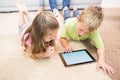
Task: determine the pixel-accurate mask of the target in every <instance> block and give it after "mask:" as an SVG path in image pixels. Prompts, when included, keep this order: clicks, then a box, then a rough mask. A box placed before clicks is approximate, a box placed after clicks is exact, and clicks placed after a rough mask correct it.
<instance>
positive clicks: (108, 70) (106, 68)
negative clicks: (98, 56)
mask: <svg viewBox="0 0 120 80" xmlns="http://www.w3.org/2000/svg"><path fill="white" fill-rule="evenodd" d="M100 68H101V69H102V70H103V71H104V73H105V74H108V75H112V74H113V73H114V70H113V68H112V67H111V66H109V65H108V64H107V63H106V62H104V61H100V60H99V61H98V63H97V71H98V70H99V69H100Z"/></svg>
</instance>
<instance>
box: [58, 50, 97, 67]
mask: <svg viewBox="0 0 120 80" xmlns="http://www.w3.org/2000/svg"><path fill="white" fill-rule="evenodd" d="M59 56H60V57H61V60H62V62H63V64H64V65H65V66H66V67H68V66H73V65H77V64H85V63H90V62H95V61H96V60H95V59H94V58H93V57H92V56H91V55H90V53H89V52H88V51H87V50H86V49H82V50H76V51H72V52H69V53H65V52H64V53H59Z"/></svg>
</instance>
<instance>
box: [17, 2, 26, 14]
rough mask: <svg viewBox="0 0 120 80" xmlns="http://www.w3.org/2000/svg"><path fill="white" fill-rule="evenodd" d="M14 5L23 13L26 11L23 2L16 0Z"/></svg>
mask: <svg viewBox="0 0 120 80" xmlns="http://www.w3.org/2000/svg"><path fill="white" fill-rule="evenodd" d="M16 6H17V8H18V9H19V11H22V12H23V13H24V14H26V13H28V10H27V8H26V6H25V4H24V3H23V2H21V1H20V0H16Z"/></svg>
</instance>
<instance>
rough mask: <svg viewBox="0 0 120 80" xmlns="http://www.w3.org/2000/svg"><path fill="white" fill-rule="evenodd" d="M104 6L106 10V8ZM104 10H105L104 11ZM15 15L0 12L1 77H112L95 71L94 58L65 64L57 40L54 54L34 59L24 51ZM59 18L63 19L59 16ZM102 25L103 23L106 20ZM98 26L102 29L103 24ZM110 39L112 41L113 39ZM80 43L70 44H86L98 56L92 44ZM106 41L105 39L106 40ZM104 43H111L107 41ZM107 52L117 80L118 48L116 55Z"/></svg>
mask: <svg viewBox="0 0 120 80" xmlns="http://www.w3.org/2000/svg"><path fill="white" fill-rule="evenodd" d="M106 10H108V11H109V9H106ZM106 10H105V14H107V12H106ZM110 10H111V9H110ZM110 12H111V11H110ZM110 17H111V15H108V17H107V18H106V19H107V21H108V20H110ZM17 19H18V13H7V14H0V28H1V29H0V80H111V79H110V78H109V77H108V76H107V75H105V74H104V73H103V72H102V71H99V72H97V71H96V62H95V63H90V64H85V65H77V66H73V67H68V68H66V67H64V65H63V63H62V61H61V59H60V57H59V55H58V53H59V52H60V51H61V50H62V47H61V45H60V44H59V42H58V43H57V45H58V46H57V47H58V49H57V53H56V56H54V57H51V58H46V59H42V60H40V59H39V60H33V59H31V58H29V57H28V56H26V55H24V53H23V50H22V48H21V46H20V43H19V36H18V34H17ZM107 21H106V22H107ZM60 22H62V20H61V21H60ZM116 23H117V20H116ZM102 25H105V23H103V24H102ZM113 25H114V24H113ZM108 26H109V25H108ZM108 26H107V27H108ZM118 26H119V25H118ZM101 28H102V29H101V30H103V31H104V33H105V30H104V29H103V27H101ZM119 29H120V28H119ZM104 33H102V37H103V40H104V41H105V39H106V37H105V36H104V35H107V33H105V34H104ZM109 35H110V34H109ZM110 42H111V41H110ZM112 42H113V43H114V41H112ZM83 43H84V42H83ZM83 43H80V42H74V41H72V42H71V43H70V45H71V46H72V47H73V48H74V49H83V48H87V49H88V50H89V51H90V53H92V55H93V56H94V57H95V58H96V59H97V57H96V51H95V48H94V47H92V46H91V45H89V44H83ZM105 44H108V43H107V42H106V41H105ZM86 45H88V47H86ZM107 46H112V45H111V44H108V45H107ZM119 47H120V46H118V48H117V49H120V48H119ZM116 51H118V50H116ZM119 51H120V50H119ZM106 52H111V49H109V48H106ZM106 55H107V56H108V57H107V62H108V63H109V64H111V65H112V66H113V68H114V69H115V70H116V73H115V74H114V75H113V76H111V78H112V80H119V76H118V75H120V74H119V72H120V68H119V65H117V62H119V61H118V60H119V58H118V56H119V57H120V55H119V54H118V52H117V53H116V55H118V56H116V55H114V56H113V53H110V54H108V53H106ZM111 57H114V58H111ZM116 58H117V59H118V60H116ZM119 63H120V62H119ZM114 65H115V66H114ZM117 70H118V71H119V72H118V71H117Z"/></svg>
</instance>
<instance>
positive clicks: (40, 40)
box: [23, 11, 59, 55]
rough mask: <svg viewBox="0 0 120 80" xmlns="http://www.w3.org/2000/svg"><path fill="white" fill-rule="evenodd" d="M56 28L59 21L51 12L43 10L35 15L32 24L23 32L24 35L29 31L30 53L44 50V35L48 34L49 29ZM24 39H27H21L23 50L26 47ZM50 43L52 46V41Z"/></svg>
mask: <svg viewBox="0 0 120 80" xmlns="http://www.w3.org/2000/svg"><path fill="white" fill-rule="evenodd" d="M58 28H59V23H58V21H57V19H56V18H55V17H54V15H53V14H52V13H51V12H45V11H43V12H41V13H40V14H38V15H37V16H36V17H35V19H34V20H33V23H32V25H31V26H30V27H29V28H28V29H27V30H26V31H25V33H24V35H25V34H26V33H29V37H30V38H31V52H32V55H34V54H38V53H42V52H45V51H46V47H47V46H46V43H45V41H44V37H45V36H47V35H48V34H49V31H54V30H57V29H58ZM27 39H28V38H27ZM26 41H27V40H24V41H23V43H24V46H25V50H26V48H27V45H26V44H25V43H26ZM51 43H52V44H50V45H52V46H54V41H53V42H51Z"/></svg>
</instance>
